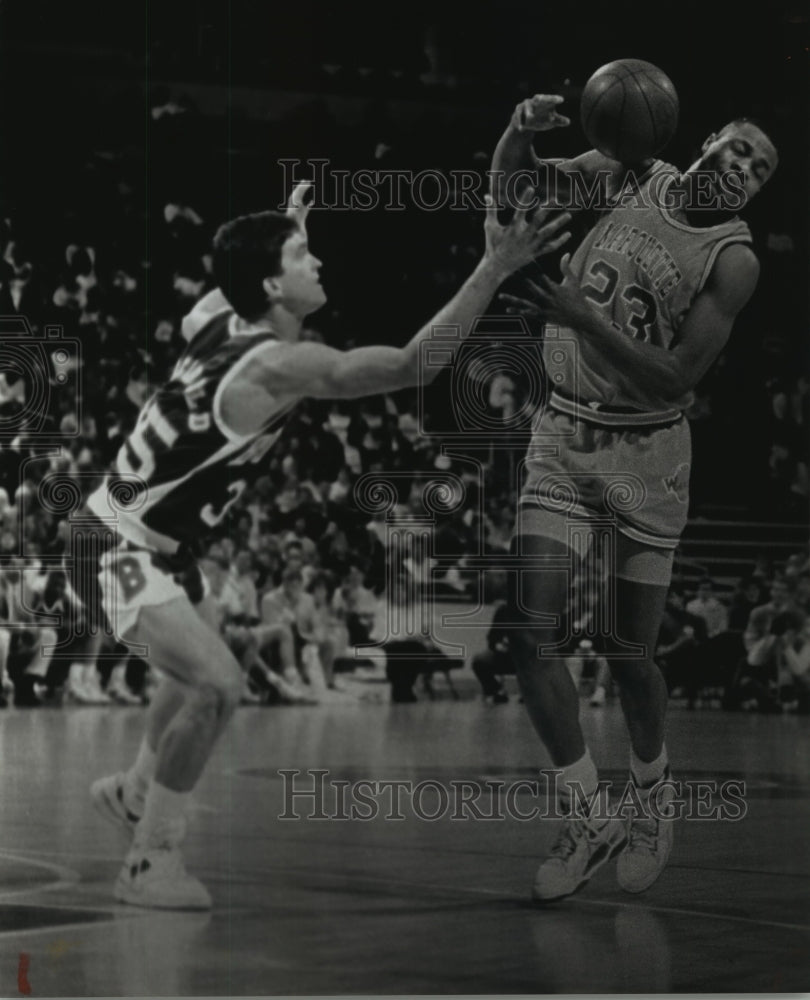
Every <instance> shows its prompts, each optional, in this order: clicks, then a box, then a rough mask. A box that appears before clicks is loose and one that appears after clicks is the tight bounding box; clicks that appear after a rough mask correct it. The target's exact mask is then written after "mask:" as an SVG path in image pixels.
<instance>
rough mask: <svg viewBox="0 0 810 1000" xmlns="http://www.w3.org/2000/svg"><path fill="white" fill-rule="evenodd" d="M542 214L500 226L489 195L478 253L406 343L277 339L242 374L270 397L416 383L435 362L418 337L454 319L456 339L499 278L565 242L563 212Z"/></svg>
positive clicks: (362, 391)
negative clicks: (352, 344) (426, 364)
mask: <svg viewBox="0 0 810 1000" xmlns="http://www.w3.org/2000/svg"><path fill="white" fill-rule="evenodd" d="M547 215H548V213H546V212H536V213H535V214H534V216H533V217H532V218H528V217H527V215H526V212H518V213H516V215H515V216H514V218H513V219H512V220H511V221H510V222H509V223H508V224H507V225H506V226H501V225H500V224H499V223H498V220H497V218H496V209H495V206H494V203H493V202H492V200H491V199H490V202H489V206H488V209H487V220H486V225H485V232H486V250H485V253H484V256H483V257H482V259H481V261H480V262H479V264H478V265H477V267H476V268H475V270H474V271H473V273H472V274H471V275H470V277H469V278H468V279H467V280H466V281H465V282H464V284H463V285H462V287H461V288H460V289H459V291H458V292H457V293H456V294H455V295H454V296H453V298H452V299H451V300H450V301H449V302H448V303H447V305H445V306H444V307H443V308H442V309H440V310H439V312H438V313H437V314H436V315H435V316H434V317H433V318H432V319H431V320H429V321H428V323H426V324H425V326H424V327H422V329H421V330H420V331H419V332H418V333H417V334H416V335H415V336H414V337H412V338H411V340H410V341H409V342H408V343H407V344H406V345H405V347H403V348H396V347H383V346H380V347H359V348H357V349H355V350H352V351H345V352H344V351H337V350H334V349H332V348H329V347H325V346H324V345H323V344H314V343H294V344H286V343H285V344H277V345H274V346H273V348H272V349H268V350H267V351H266V352H265V353H264V354H263V355H261V356H260V357H258V358H257V359H256V364H255V365H254V366H253V368H252V371H251V373H250V375H249V377H250V378H251V380H252V381H253V383H254V384H255V385H257V386H260V387H261V388H262V389H263V390H264V391H265V392H267V393H270V394H272V395H273V396H275V397H276V398H278V397H285V396H286V397H302V396H314V397H316V398H322V399H355V398H358V397H360V396H368V395H376V394H377V393H381V392H393V391H395V390H397V389H403V388H408V387H410V386H415V385H417V384H419V382H420V380H421V381H423V382H425V383H427V382H431V381H432V380H433V378H435V376H436V374H437V373H438V370H437V369H436V368H433V367H431V368H430V369H424V370H423V367H422V364H421V357H422V345H423V343H425V342H426V341H429V340H430V338H431V336H432V332H433V328H434V327H436V326H454V327H457V328H458V330H459V339H458V343H460V342H461V341H463V340H464V338H465V337H466V336H467V334H468V333H469V331H470V328H471V326H472V324H473V321H474V320H475V319H476V318H477V317H478V316H480V315H481V313H482V312H483V311H484V310H485V309H486V307H487V306H488V305H489V302H490V300H491V299H492V297H493V295H494V294H495V292H496V291H497V289H498V287H499V286H500V284H501V283H502V282H503V281H504V280H505V279H506V278H508V277H509V276H510V275H511V274H512V273H514V272H515V271H517V270H518V269H519V268H521V267H524V266H525V265H526V264H528V263H529V262H531V261H532V260H534V259H535V258H536V257H537V256H540V255H542V254H547V253H552V252H553V251H555V250H557V249H558V248H559V247H561V246H562V245H563V244H564V243H565V242H566V240H567V239H568V237H569V235H570V234H569V233H568V232H565V231H564V227H565V226H566V225H567V223H568V222H569V221H570V216H568V215H567V214H562V215H558V216H557V218H555V219H554V220H552V221H551V222H548V221H547Z"/></svg>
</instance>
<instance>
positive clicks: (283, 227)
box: [212, 212, 297, 322]
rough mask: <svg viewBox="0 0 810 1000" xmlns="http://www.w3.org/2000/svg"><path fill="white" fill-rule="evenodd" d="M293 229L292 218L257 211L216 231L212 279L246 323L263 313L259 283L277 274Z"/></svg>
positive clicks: (264, 304)
mask: <svg viewBox="0 0 810 1000" xmlns="http://www.w3.org/2000/svg"><path fill="white" fill-rule="evenodd" d="M296 228H297V223H296V222H295V220H294V219H291V218H289V217H288V216H286V215H281V213H279V212H257V213H256V214H255V215H241V216H239V218H237V219H232V220H231V221H230V222H226V223H225V225H224V226H221V227H220V229H219V230H218V231H217V234H216V236H215V237H214V254H213V263H212V270H213V273H214V279H215V281H216V283H217V285H218V286H219V288H220V289H221V291H222V294H223V295H224V296H225V298H226V299H227V300H228V301H229V302H230V304H231V305H232V306H233V308H234V311H235V312H236V314H237V315H238V316H241V318H242V319H245V320H248V321H249V322H250V321H252V320H256V319H258V318H259V317H260V316H262V315H263V314H264V312H265V311H266V309H267V292H265V290H264V288H263V287H262V282H263V281H264V279H265V278H271V277H275V276H276V275H278V274H279V273H280V272H281V248H282V247H283V246H284V244H285V242H286V241H287V240H288V239H289V237H290V236H291V235H292V234H293V233H294V232H295V230H296Z"/></svg>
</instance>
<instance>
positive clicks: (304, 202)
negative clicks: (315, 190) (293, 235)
mask: <svg viewBox="0 0 810 1000" xmlns="http://www.w3.org/2000/svg"><path fill="white" fill-rule="evenodd" d="M311 187H312V181H299V183H298V184H296V185H295V187H294V188H293V190H292V194H291V195H290V197H289V198H288V199H287V215H288V217H289V218H291V219H295V221H296V222H297V223H298V225H299V226H300V227H301V229H304V227H305V226H306V222H307V216H308V215H309V210H310V208H311V207H312V199H311V198H310V199H308V198H307V195H308V194H309V191H310V189H311Z"/></svg>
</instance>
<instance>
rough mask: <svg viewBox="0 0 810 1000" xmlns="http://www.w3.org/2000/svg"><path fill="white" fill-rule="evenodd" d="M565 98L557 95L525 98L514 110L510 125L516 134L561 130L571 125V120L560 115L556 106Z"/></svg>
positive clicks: (539, 95) (537, 95)
mask: <svg viewBox="0 0 810 1000" xmlns="http://www.w3.org/2000/svg"><path fill="white" fill-rule="evenodd" d="M564 100H565V98H563V97H560V96H559V95H557V94H535V95H534V97H527V98H526V100H525V101H521V102H520V104H518V106H517V107H516V108H515V112H514V114H513V115H512V125H513V126H514V127H515V128H516V129H517V130H518V132H547V131H548V130H549V129H552V128H563V127H565V126H566V125H570V124H571V119H570V118H566V117H565V115H561V114H560V113H559V111H558V110H557V106H558V105H560V104H562V102H563V101H564Z"/></svg>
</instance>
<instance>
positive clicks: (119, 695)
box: [102, 684, 143, 705]
mask: <svg viewBox="0 0 810 1000" xmlns="http://www.w3.org/2000/svg"><path fill="white" fill-rule="evenodd" d="M102 693H103V692H102ZM107 694H108V695H109V697H110V699H111V700H112V701H114V702H116V704H118V705H143V702H142V701H141V699H140V698H139V697H138V696H137V695H136V694H134V693H133V692H132V691H130V690H129V688H128V687H126V685H124V684H110V686H109V687H108V688H107Z"/></svg>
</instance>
